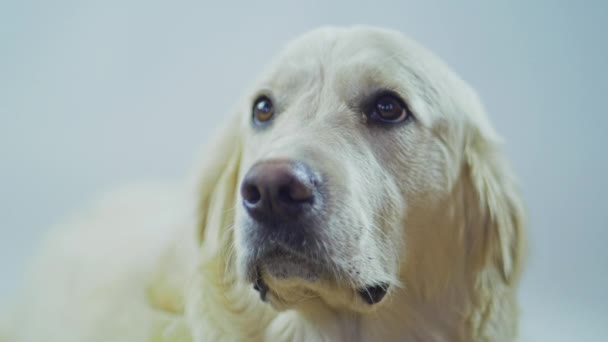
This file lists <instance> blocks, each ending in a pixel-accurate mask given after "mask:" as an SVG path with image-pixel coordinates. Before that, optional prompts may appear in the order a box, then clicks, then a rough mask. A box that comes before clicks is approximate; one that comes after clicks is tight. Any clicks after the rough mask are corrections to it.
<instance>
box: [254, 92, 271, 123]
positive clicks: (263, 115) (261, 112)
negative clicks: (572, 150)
mask: <svg viewBox="0 0 608 342" xmlns="http://www.w3.org/2000/svg"><path fill="white" fill-rule="evenodd" d="M252 111H253V113H252V114H253V120H254V121H255V122H258V123H264V122H266V121H270V119H272V117H273V116H274V106H273V105H272V101H270V99H269V98H268V97H266V96H260V97H258V98H257V99H256V100H255V102H254V103H253V109H252Z"/></svg>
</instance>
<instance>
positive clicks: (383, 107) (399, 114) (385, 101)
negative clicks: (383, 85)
mask: <svg viewBox="0 0 608 342" xmlns="http://www.w3.org/2000/svg"><path fill="white" fill-rule="evenodd" d="M410 115H411V114H410V111H409V109H408V108H407V106H406V105H405V103H404V102H403V100H401V99H400V98H399V97H397V96H395V95H392V94H383V95H380V96H378V97H377V98H376V99H375V100H374V101H373V103H372V106H371V108H370V112H369V113H368V117H369V118H370V119H372V120H376V121H379V122H384V123H391V124H394V123H400V122H403V121H405V120H406V119H408V118H409V117H410Z"/></svg>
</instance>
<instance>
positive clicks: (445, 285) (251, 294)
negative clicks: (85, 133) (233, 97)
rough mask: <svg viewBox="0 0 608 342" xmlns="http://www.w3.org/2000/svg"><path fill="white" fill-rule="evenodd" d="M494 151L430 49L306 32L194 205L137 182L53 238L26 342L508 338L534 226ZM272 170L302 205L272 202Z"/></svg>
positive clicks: (213, 164) (338, 32)
mask: <svg viewBox="0 0 608 342" xmlns="http://www.w3.org/2000/svg"><path fill="white" fill-rule="evenodd" d="M386 89H388V90H386ZM375 94H381V95H375ZM378 96H380V100H378V101H381V102H380V105H379V106H376V107H373V106H372V107H373V108H372V111H371V112H370V113H368V112H367V109H365V108H368V107H367V106H368V104H367V103H368V102H369V101H371V102H372V103H376V102H374V101H377V99H378ZM256 98H257V99H258V100H256V101H251V100H253V99H256ZM259 99H262V100H259ZM367 99H371V100H369V101H368V100H367ZM271 100H272V101H276V106H274V107H272V106H271V103H270V101H271ZM260 101H261V102H260ZM382 101H384V102H382ZM252 102H253V103H254V105H253V107H254V117H253V120H252V116H251V111H250V108H252ZM362 103H365V104H364V105H361V106H360V104H362ZM273 105H274V104H273ZM374 105H375V104H374ZM402 107H403V108H402ZM362 108H363V109H362ZM374 108H375V109H374ZM378 108H380V109H379V110H381V111H385V112H383V113H380V114H381V115H384V114H387V115H390V114H392V112H390V111H391V110H393V109H394V108H399V109H400V110H402V111H401V112H402V113H405V114H407V115H405V114H404V115H403V117H400V118H397V117H391V116H386V117H384V116H383V117H382V118H381V119H380V120H378V112H377V110H378ZM395 113H397V112H395ZM374 120H376V121H374ZM497 145H498V143H497V138H496V135H495V133H494V132H493V130H492V128H491V126H490V125H489V123H488V122H487V119H486V117H485V114H484V112H483V109H482V107H481V105H480V104H479V102H478V100H477V98H476V95H475V94H474V92H473V91H472V90H470V89H469V87H468V86H467V85H466V84H464V83H463V82H462V81H461V80H460V79H459V78H458V77H456V76H455V75H454V74H453V73H452V72H451V71H450V70H449V69H448V68H447V67H446V66H444V64H443V63H441V62H440V61H438V60H437V59H436V58H435V57H433V56H432V55H431V54H430V53H428V52H426V51H425V50H424V49H422V48H421V47H419V46H418V45H416V44H415V43H413V42H411V41H409V40H406V39H405V38H403V37H402V36H401V35H399V34H397V33H394V32H388V31H383V30H377V29H370V28H350V29H323V30H317V31H314V32H312V33H309V34H307V35H305V36H303V37H302V38H300V39H298V40H296V41H295V42H294V43H292V44H291V45H290V46H288V48H287V49H286V51H285V52H284V53H283V54H282V55H281V56H279V58H278V59H277V60H276V61H275V63H274V64H273V65H272V66H271V68H270V69H269V71H268V72H267V73H266V74H265V75H264V78H263V79H262V80H261V81H260V83H259V84H258V85H257V86H256V89H255V91H254V92H253V93H252V95H251V97H250V98H248V99H247V101H245V103H244V104H243V105H242V106H241V107H239V110H238V115H235V116H234V117H233V118H232V119H231V121H230V122H229V123H228V125H227V126H226V127H225V128H224V130H223V131H222V132H221V133H220V134H219V136H218V138H217V139H216V141H215V142H214V143H213V144H211V145H210V146H211V148H210V149H208V153H207V154H206V155H205V159H206V160H205V162H204V163H203V170H201V171H200V172H198V173H197V174H198V175H200V176H202V180H201V181H200V184H199V185H198V187H196V191H197V193H196V195H195V194H194V191H192V189H193V187H188V186H175V187H169V188H166V187H153V186H147V187H139V188H136V189H131V190H128V191H125V192H123V193H122V194H118V195H113V196H111V197H110V198H111V200H109V201H107V202H106V204H103V205H101V206H100V208H98V209H96V210H95V212H93V213H89V214H88V215H86V216H85V218H83V219H79V220H76V221H75V222H74V223H73V224H71V227H73V228H71V229H65V230H63V231H62V232H61V233H58V234H57V235H55V236H54V237H53V239H52V241H51V242H49V243H48V245H47V248H46V249H45V252H43V253H41V256H40V257H39V258H38V262H37V263H36V264H37V265H36V266H35V267H34V269H35V271H34V273H33V274H34V276H33V278H32V279H31V280H30V284H31V285H32V286H31V289H30V290H29V291H28V301H27V303H26V305H24V306H23V307H22V308H21V310H19V311H20V312H19V314H18V315H17V316H16V317H18V319H16V321H15V324H13V326H15V327H18V329H17V330H18V331H16V332H15V339H17V340H22V341H39V340H45V341H122V340H124V341H138V340H152V341H190V340H191V341H221V340H234V341H237V340H268V341H281V340H307V341H509V340H513V339H514V338H515V336H516V326H517V304H516V286H517V281H518V277H519V273H520V269H521V263H522V262H521V261H522V260H521V259H522V257H521V254H522V249H523V248H524V247H523V246H524V243H523V240H524V232H523V224H522V208H521V203H520V200H519V197H518V195H517V193H516V192H515V190H514V188H515V186H514V183H513V179H512V176H511V172H510V170H509V168H508V166H507V164H506V163H505V161H504V160H503V157H502V155H501V153H500V151H499V149H498V147H497ZM294 165H297V166H294ZM260 168H264V172H257V173H256V169H260ZM302 170H304V171H302ZM258 171H259V170H258ZM281 172H282V173H281ZM268 173H273V174H277V175H279V174H280V175H282V176H285V177H288V178H289V182H288V185H287V186H288V187H291V188H288V194H287V195H286V196H287V197H288V201H287V202H285V201H286V200H285V198H279V197H276V198H274V197H273V198H270V199H267V198H265V197H264V196H268V197H272V196H275V195H276V194H275V195H273V194H271V193H270V192H269V193H266V192H264V191H263V190H264V189H265V188H264V187H267V186H270V187H272V186H275V185H276V184H274V183H276V181H275V179H270V180H268V179H262V178H263V176H260V175H259V174H262V175H264V174H268ZM302 174H305V176H302ZM256 177H257V178H256ZM294 177H295V178H294ZM298 177H300V178H298ZM302 177H304V178H302ZM302 179H303V180H302ZM249 181H250V183H251V184H253V185H251V184H250V183H247V182H249ZM295 181H297V182H300V183H302V184H300V185H298V188H293V182H295ZM269 182H270V183H269ZM273 182H274V183H273ZM286 184H287V183H286ZM298 184H299V183H298ZM251 186H253V190H251V189H250V188H251ZM281 186H283V185H281ZM239 188H240V191H239ZM189 189H190V190H189ZM251 191H253V194H252V192H251ZM302 191H304V193H303V192H302ZM302 194H304V195H302ZM195 196H197V197H198V198H196V197H195ZM276 196H279V195H276ZM302 196H304V197H302ZM260 197H261V201H262V202H263V201H265V200H268V201H270V202H272V201H277V202H276V203H275V202H272V204H273V206H269V207H263V208H261V207H260V208H258V207H256V205H257V204H259V203H262V202H260ZM296 197H297V198H296ZM300 197H302V198H303V200H301V199H302V198H300ZM304 200H305V201H304ZM281 201H283V202H281ZM270 202H269V203H270ZM241 203H243V205H241ZM285 203H287V204H285ZM196 205H198V207H197V208H195V206H196ZM277 205H285V206H287V207H288V208H287V209H285V210H288V214H289V215H286V214H285V213H283V212H280V213H279V211H280V210H283V209H280V208H278V207H277ZM190 209H191V210H190ZM270 214H272V215H271V216H272V217H273V219H272V220H271V221H272V223H269V222H267V221H265V219H263V218H262V217H267V216H268V215H270ZM279 214H281V215H283V214H285V215H283V216H285V217H283V218H282V219H281V220H283V221H281V222H278V221H277V220H278V219H277V218H276V217H279ZM264 215H266V216H264ZM277 222H278V223H277ZM302 222H304V223H302ZM254 284H255V287H256V289H257V291H256V290H254V286H253V285H254Z"/></svg>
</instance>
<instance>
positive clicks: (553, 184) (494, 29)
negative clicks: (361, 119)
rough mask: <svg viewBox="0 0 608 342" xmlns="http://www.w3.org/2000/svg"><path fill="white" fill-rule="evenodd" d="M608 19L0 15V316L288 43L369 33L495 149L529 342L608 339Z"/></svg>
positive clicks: (563, 13) (171, 165) (175, 160)
mask: <svg viewBox="0 0 608 342" xmlns="http://www.w3.org/2000/svg"><path fill="white" fill-rule="evenodd" d="M607 21H608V2H603V1H579V2H574V1H540V0H539V1H458V2H457V1H449V0H446V1H438V0H432V1H428V0H427V1H405V0H399V1H374V2H368V3H363V2H361V3H357V2H354V1H316V0H307V1H287V0H283V1H269V2H259V1H249V2H247V1H241V2H231V1H214V2H202V1H166V2H157V1H143V0H141V1H124V0H121V1H117V0H105V1H31V0H13V1H8V2H2V3H1V4H0V271H1V273H0V303H2V302H4V301H5V300H9V299H11V298H12V296H14V291H15V290H16V289H18V287H19V279H20V274H21V272H22V269H23V267H24V265H25V263H26V260H27V258H28V256H29V255H30V254H31V253H32V252H33V251H34V249H35V246H36V244H37V243H38V241H40V239H41V238H42V237H43V236H44V234H45V232H46V231H47V230H48V229H49V227H51V226H52V225H53V224H55V223H57V222H60V221H61V220H62V218H65V217H66V216H68V215H69V214H70V213H73V212H74V211H77V210H78V208H81V207H83V206H84V205H85V204H86V203H90V202H92V201H93V200H94V199H95V198H96V197H97V196H98V195H99V194H101V193H104V192H106V191H108V190H110V189H112V188H114V187H117V186H120V185H123V184H127V183H129V182H133V181H141V180H147V179H168V180H171V179H178V178H180V177H184V176H185V175H186V174H187V173H188V171H189V170H190V168H191V167H192V165H193V162H194V160H195V155H196V153H197V151H198V150H199V148H200V146H201V145H202V144H204V143H205V142H206V141H207V139H208V138H209V136H210V133H211V132H212V131H213V130H214V129H215V128H216V127H217V126H218V125H219V123H220V122H222V121H223V120H224V118H225V116H226V114H227V113H228V112H229V111H230V110H231V109H232V108H233V106H234V103H235V101H236V99H237V98H238V97H239V96H241V94H242V93H243V91H244V90H245V88H247V86H248V85H249V84H251V82H252V81H253V79H254V78H255V77H256V75H258V74H259V73H260V72H261V69H262V67H263V66H264V65H265V64H266V63H267V62H268V61H269V59H270V58H271V57H272V56H273V55H274V54H275V53H276V52H277V51H278V49H280V48H281V46H282V45H284V43H285V42H286V41H288V40H289V39H290V38H292V37H294V36H296V35H298V34H300V33H303V32H305V31H307V30H310V29H313V28H316V27H318V26H321V25H351V24H372V25H379V26H384V27H389V28H394V29H397V30H400V31H402V32H404V33H406V34H408V35H409V36H411V37H413V38H415V39H416V40H418V41H419V42H421V43H422V44H423V45H425V46H426V47H428V48H430V49H431V50H433V51H434V52H435V53H437V54H438V55H439V56H440V57H441V58H443V59H444V60H445V61H447V62H448V64H450V65H451V66H452V67H453V69H455V70H456V72H458V73H459V74H460V75H461V76H462V77H463V78H464V79H465V80H467V81H468V82H469V83H471V84H472V85H473V87H474V88H476V89H477V90H478V91H479V93H480V95H481V98H482V99H483V100H484V102H485V105H486V107H487V109H488V111H489V113H490V115H491V118H492V121H493V122H494V124H495V126H496V128H497V130H498V131H499V132H500V133H501V134H502V135H503V136H504V137H505V140H506V142H507V143H506V146H505V149H506V152H507V154H508V155H509V157H510V159H511V160H512V162H513V164H514V167H515V169H516V171H517V173H518V175H519V177H520V179H521V185H522V190H523V193H524V196H525V199H526V202H527V205H528V209H529V217H530V226H529V228H530V257H529V263H528V267H527V270H526V273H525V276H524V279H523V283H522V288H521V293H520V298H521V306H522V315H523V321H522V335H523V337H526V338H529V339H530V340H533V341H601V340H604V341H606V340H608V332H607V329H606V325H607V324H608V308H607V307H608V294H607V293H606V291H607V290H608V249H607V248H606V245H607V244H608V199H607V196H606V194H608V181H607V177H608V152H607V151H606V149H608V137H607V134H608V133H607V131H608V112H607V111H606V110H605V107H604V103H603V100H604V99H606V97H607V96H608V86H607V79H608V67H607V66H606V63H607V61H608V38H607V37H606V34H607V33H608V24H607ZM0 308H1V307H0Z"/></svg>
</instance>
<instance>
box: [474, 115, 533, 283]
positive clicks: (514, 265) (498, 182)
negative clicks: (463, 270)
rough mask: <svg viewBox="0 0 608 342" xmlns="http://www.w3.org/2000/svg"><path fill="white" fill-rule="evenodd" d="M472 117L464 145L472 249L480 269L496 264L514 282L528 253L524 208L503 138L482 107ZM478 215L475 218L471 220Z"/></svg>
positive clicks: (506, 280)
mask: <svg viewBox="0 0 608 342" xmlns="http://www.w3.org/2000/svg"><path fill="white" fill-rule="evenodd" d="M476 109H477V111H476V112H477V114H478V115H477V116H473V117H472V119H473V120H472V121H473V125H472V126H473V127H472V131H471V132H470V134H469V135H468V137H467V139H466V142H465V150H464V158H465V164H466V165H465V170H466V171H465V172H467V173H468V177H469V184H470V186H471V187H472V193H471V194H469V197H470V198H472V199H473V200H472V203H473V205H474V206H475V207H474V208H469V212H471V211H472V212H475V213H476V214H469V215H468V216H469V217H470V218H471V221H474V222H469V223H470V224H471V226H470V228H472V229H473V230H474V231H473V232H472V233H471V234H472V235H473V236H472V239H473V241H474V242H473V246H472V249H473V250H475V251H476V252H474V253H475V254H477V255H476V258H475V259H476V260H477V262H478V264H477V266H479V267H482V268H483V267H487V266H488V265H494V266H495V267H496V269H497V270H498V271H499V272H500V273H501V274H502V276H503V277H504V281H505V282H507V283H511V282H514V281H516V280H517V278H518V275H519V273H520V271H521V263H522V259H523V254H524V250H525V235H524V225H525V222H524V221H525V220H524V216H525V215H524V209H523V204H522V201H521V198H520V195H519V192H518V189H517V184H516V181H515V179H514V176H513V172H512V170H511V167H510V165H509V164H508V163H507V161H506V159H505V158H504V156H503V154H502V151H501V150H500V138H498V136H497V135H496V134H495V132H494V130H493V129H492V127H491V126H490V124H489V122H488V121H487V119H486V117H485V115H484V113H483V109H482V108H481V105H479V108H476ZM472 216H476V217H472Z"/></svg>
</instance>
